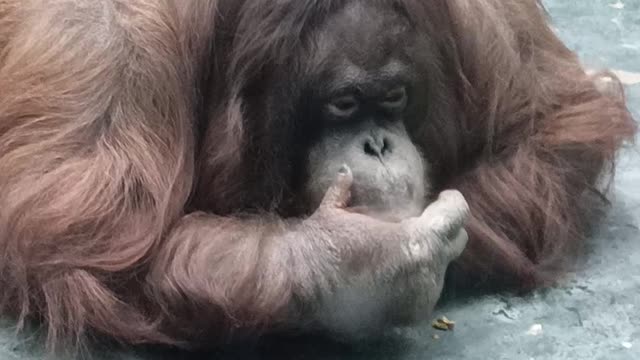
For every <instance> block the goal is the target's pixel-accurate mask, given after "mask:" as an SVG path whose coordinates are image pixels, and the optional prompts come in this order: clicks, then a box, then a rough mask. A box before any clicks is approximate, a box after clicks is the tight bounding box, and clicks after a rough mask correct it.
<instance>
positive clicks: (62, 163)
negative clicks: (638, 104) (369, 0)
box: [0, 0, 636, 346]
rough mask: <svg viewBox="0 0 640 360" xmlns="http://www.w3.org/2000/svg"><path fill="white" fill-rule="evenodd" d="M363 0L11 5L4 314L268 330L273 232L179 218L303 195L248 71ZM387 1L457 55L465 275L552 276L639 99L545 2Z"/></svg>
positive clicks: (76, 323)
mask: <svg viewBox="0 0 640 360" xmlns="http://www.w3.org/2000/svg"><path fill="white" fill-rule="evenodd" d="M346 1H348V0H305V1H299V0H289V1H277V2H274V1H266V0H251V1H231V0H229V1H222V0H219V1H217V2H216V1H204V0H203V1H198V0H185V1H180V2H178V1H171V0H136V1H129V0H110V1H103V2H96V1H77V0H60V1H47V2H45V1H44V0H29V1H25V0H0V89H2V91H1V94H0V189H2V192H1V193H0V288H1V289H2V291H1V292H0V311H1V312H2V313H3V314H13V315H16V316H17V318H18V320H19V322H20V323H21V324H22V322H23V321H24V320H26V319H30V318H36V319H41V320H44V321H45V322H46V323H47V324H48V339H49V344H50V345H52V346H54V345H55V344H59V343H61V342H63V341H67V340H68V339H72V340H73V339H81V337H82V336H84V335H85V334H86V333H87V332H88V331H91V332H96V333H98V334H103V335H108V336H110V337H113V338H115V339H118V340H121V341H123V342H127V343H148V342H152V343H164V344H181V345H186V344H185V343H181V342H180V341H181V340H183V338H184V336H179V335H177V334H188V335H189V337H191V338H193V339H198V338H199V337H202V338H206V336H207V335H208V334H210V333H215V334H218V333H220V334H227V335H228V334H230V333H229V332H228V331H227V330H228V329H227V328H233V327H234V324H237V322H241V323H250V324H252V325H253V326H255V327H256V328H268V327H270V326H272V325H273V322H274V321H275V320H274V319H273V314H274V313H278V311H279V310H280V308H282V307H283V306H284V304H285V303H286V302H287V301H288V299H287V294H288V292H287V286H288V284H286V281H285V280H282V279H277V278H272V279H265V278H264V275H261V274H258V273H257V270H256V269H257V267H258V263H259V260H258V258H259V256H258V255H259V253H260V251H262V250H263V248H262V245H261V243H260V241H259V238H260V236H261V234H260V233H259V232H258V231H256V232H255V233H252V234H251V236H248V237H247V238H248V239H249V240H251V239H254V240H255V241H254V242H250V241H247V242H246V245H244V246H243V247H242V248H234V247H233V246H234V245H233V241H234V237H232V236H230V235H229V236H225V234H231V233H232V232H233V231H238V230H237V229H238V225H237V224H235V223H234V221H233V220H230V219H224V218H218V217H214V216H213V215H210V216H211V218H212V219H217V220H219V221H218V226H216V227H213V226H202V230H201V231H203V232H204V231H206V232H207V233H216V234H222V235H220V236H219V237H220V239H217V238H216V239H214V240H210V241H208V242H207V243H206V244H204V243H198V242H197V240H192V239H194V238H195V236H196V235H195V234H192V233H189V232H188V231H183V229H186V228H187V227H186V225H185V224H189V223H192V222H196V223H197V222H199V221H203V217H207V216H209V215H204V214H194V215H191V216H187V217H184V215H185V213H186V212H190V211H191V210H194V209H200V208H201V207H202V206H203V205H202V204H205V205H206V207H207V209H205V210H210V211H211V212H213V213H215V214H216V215H217V216H224V215H225V214H230V213H234V212H235V211H240V210H244V209H247V208H251V207H254V206H255V207H264V206H268V205H269V204H272V203H274V202H277V201H279V200H280V197H282V196H283V194H285V193H286V191H287V184H286V180H285V179H287V174H286V171H288V169H287V167H286V164H284V163H283V160H282V154H285V153H286V152H287V148H288V144H286V143H283V142H282V137H281V136H282V135H281V134H280V133H279V132H278V131H280V129H276V128H274V127H273V126H267V125H264V124H261V123H256V122H255V121H254V122H251V121H248V118H249V116H248V115H247V114H248V113H250V111H251V109H250V106H249V105H250V103H249V102H250V100H251V99H250V98H251V96H250V95H251V94H247V84H250V83H251V84H255V83H260V81H261V80H263V79H265V78H268V76H265V74H268V71H269V70H270V64H277V63H278V62H279V61H282V60H283V59H285V58H286V57H287V56H288V55H287V54H291V53H294V51H291V50H292V49H295V48H296V47H298V46H300V39H301V38H302V37H303V36H304V34H305V33H306V32H308V31H311V29H313V27H314V24H317V23H318V22H320V21H322V19H324V18H325V17H326V16H327V15H328V14H330V13H331V12H332V11H334V9H336V8H338V7H340V6H342V5H343V4H344V3H345V2H346ZM378 1H382V0H378ZM384 2H393V3H394V4H395V5H394V6H397V7H399V8H401V9H402V10H403V12H404V13H405V14H406V15H407V16H408V17H409V18H410V19H411V20H412V22H413V23H415V24H417V27H418V29H419V31H424V32H425V33H427V34H429V35H430V36H431V37H432V38H433V41H434V43H435V44H436V45H437V50H438V52H439V54H438V55H439V57H440V58H441V60H442V61H441V64H442V69H439V70H440V71H442V73H443V74H444V75H445V76H446V78H445V79H444V81H445V83H446V84H447V87H448V89H449V93H448V94H447V95H448V96H449V95H450V98H448V99H445V100H446V101H447V103H448V104H449V109H448V110H447V111H449V113H447V114H446V115H447V116H446V118H447V119H446V120H447V121H448V122H449V123H448V124H422V125H420V126H419V127H418V129H417V132H416V134H417V136H418V137H422V136H423V137H424V142H425V143H426V142H433V143H436V144H438V146H437V147H436V149H435V150H434V151H435V152H434V155H433V156H434V159H433V160H434V167H435V169H436V173H437V178H436V190H442V189H445V188H457V189H459V190H460V191H462V192H463V194H464V195H465V196H466V198H467V200H468V202H469V203H470V206H471V209H472V214H473V217H472V220H471V222H470V224H469V226H468V229H469V233H470V243H469V246H468V249H467V250H466V252H465V253H464V254H463V256H462V258H461V259H459V261H457V262H456V263H455V264H454V266H453V269H452V270H453V271H454V274H456V275H458V276H456V278H458V279H464V280H465V282H468V283H472V282H473V283H487V284H491V285H502V286H507V287H508V288H511V289H514V288H516V289H532V288H535V287H536V286H542V285H546V284H549V283H550V281H551V280H553V279H555V278H557V276H558V275H559V273H558V271H559V270H561V269H562V265H563V264H564V263H565V259H566V258H567V254H569V252H570V251H572V250H573V249H574V248H575V246H577V245H578V244H579V243H580V240H581V239H582V238H583V235H584V234H583V232H584V226H585V225H587V224H585V223H584V221H583V219H584V217H585V214H586V212H587V211H588V208H585V207H584V206H582V205H581V202H580V199H581V198H582V197H583V196H584V195H585V194H589V193H597V194H602V196H604V193H603V192H602V190H603V189H602V188H600V187H599V186H600V185H601V184H603V183H606V178H605V176H608V175H610V173H611V172H610V171H611V170H612V169H613V168H614V166H613V163H614V159H615V156H616V152H617V151H618V149H620V147H621V146H622V144H623V143H624V142H625V141H627V140H631V139H632V138H633V136H634V134H635V131H636V127H635V123H634V121H633V120H632V118H631V116H630V114H629V113H628V111H627V109H626V107H625V103H624V99H623V97H620V96H610V95H609V94H607V93H603V92H602V91H599V88H598V87H597V84H596V82H595V81H594V80H597V76H590V75H587V74H586V73H585V71H584V69H583V68H582V67H581V65H580V63H579V61H578V59H577V58H576V56H575V54H574V53H573V52H571V51H570V50H568V49H567V48H566V47H565V46H564V45H563V44H562V42H561V41H560V40H559V39H558V38H557V37H556V35H555V34H554V33H553V32H552V30H551V29H550V28H549V26H548V24H547V20H546V18H545V14H544V10H543V9H542V6H541V4H540V3H538V2H537V1H535V0H511V1H503V0H447V1H445V0H434V1H431V0H430V1H427V0H397V1H392V0H385V1H384ZM601 76H608V77H610V78H612V79H613V77H612V75H609V74H604V75H601ZM259 89H260V87H258V88H257V90H255V89H254V90H255V91H259ZM247 109H248V110H247ZM434 111H440V110H438V109H436V110H434ZM442 111H444V110H442ZM266 149H269V150H268V151H266ZM243 231H248V230H246V229H244V230H243ZM208 249H214V250H211V251H208V252H207V251H205V250H208ZM202 254H209V255H211V254H215V255H214V256H209V257H208V258H205V257H204V255H202ZM238 259H243V260H242V261H241V262H238ZM211 269H216V271H217V272H216V273H215V275H216V283H215V284H206V285H202V284H201V283H199V282H198V281H197V280H198V279H200V280H199V281H204V280H203V279H201V278H202V277H204V275H205V274H210V272H211V271H212V270H211ZM180 281H182V282H183V283H189V282H191V283H190V284H191V285H184V284H183V285H182V287H180V286H178V285H176V284H178V283H179V282H180ZM256 282H257V285H248V284H256ZM141 283H142V285H141ZM199 286H200V287H199ZM167 294H171V295H167ZM266 299H269V300H266ZM175 304H183V305H182V306H181V307H180V308H181V309H182V310H183V311H179V312H172V313H170V312H171V310H169V309H173V306H174V305H175ZM242 306H250V307H252V308H253V311H243V310H242ZM168 318H169V319H171V321H168V322H167V319H168ZM166 323H169V324H170V326H166V325H163V324H166Z"/></svg>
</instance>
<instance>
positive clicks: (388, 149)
mask: <svg viewBox="0 0 640 360" xmlns="http://www.w3.org/2000/svg"><path fill="white" fill-rule="evenodd" d="M388 152H391V146H390V145H389V140H387V138H384V139H382V150H381V153H382V155H385V154H386V153H388Z"/></svg>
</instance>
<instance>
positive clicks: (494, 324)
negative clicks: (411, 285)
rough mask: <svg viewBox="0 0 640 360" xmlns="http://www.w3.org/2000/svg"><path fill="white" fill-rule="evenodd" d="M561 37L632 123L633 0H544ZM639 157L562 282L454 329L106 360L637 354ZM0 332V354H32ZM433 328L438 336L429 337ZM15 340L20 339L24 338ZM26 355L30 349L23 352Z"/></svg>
mask: <svg viewBox="0 0 640 360" xmlns="http://www.w3.org/2000/svg"><path fill="white" fill-rule="evenodd" d="M544 2H545V4H546V5H547V7H548V9H549V11H550V13H551V16H552V18H553V21H554V23H555V26H556V28H557V29H558V32H559V34H560V36H561V37H562V38H563V39H564V40H565V41H566V42H567V44H568V45H569V46H570V47H571V48H573V49H575V50H576V51H577V52H578V53H579V54H580V55H581V57H582V58H583V60H584V62H585V64H586V65H588V66H592V67H603V66H606V67H610V68H613V69H615V70H617V71H618V74H619V75H620V76H621V78H622V80H623V81H624V82H625V84H626V85H627V89H628V98H629V101H630V104H631V107H632V109H633V111H634V112H635V114H636V117H637V118H638V119H640V0H621V1H616V0H546V1H544ZM638 161H640V153H639V152H638V149H636V148H634V149H629V150H627V151H626V152H625V153H624V154H623V156H622V159H621V161H620V165H619V166H620V167H619V171H618V176H617V180H616V182H615V184H614V186H613V189H612V193H613V198H614V203H613V207H612V209H611V210H610V213H609V215H608V217H607V219H606V220H605V221H604V223H603V224H602V226H601V227H600V228H599V229H597V230H596V232H595V234H594V236H593V238H592V239H591V241H590V248H589V250H590V253H591V256H590V257H589V258H588V260H587V263H586V264H585V266H583V267H582V270H580V271H577V272H576V273H575V275H574V277H573V279H572V280H571V281H569V282H568V283H567V284H565V285H564V286H562V287H559V288H556V289H553V290H549V291H544V292H539V293H536V294H534V295H532V296H530V297H527V298H514V297H508V296H486V297H480V298H477V297H475V298H470V299H464V300H458V301H456V302H449V303H446V304H445V305H443V306H442V307H441V308H439V309H438V311H437V313H436V315H440V314H446V316H447V317H449V318H450V319H453V320H456V321H457V325H456V329H455V331H454V332H449V333H441V332H436V331H435V330H433V329H431V328H430V327H428V326H425V327H423V328H418V329H415V330H412V331H410V332H408V333H404V334H402V335H401V336H398V337H397V338H396V337H394V338H390V339H389V340H388V341H383V342H381V343H380V344H377V345H370V346H366V347H362V348H355V349H354V348H349V349H346V348H341V347H339V346H337V345H332V344H327V343H324V342H317V341H311V340H310V341H302V340H298V341H296V342H295V343H294V342H286V341H285V342H278V343H272V344H271V345H264V346H262V347H261V348H260V349H259V350H258V349H243V350H233V351H229V353H227V354H201V355H193V354H169V353H159V354H149V353H146V354H144V355H134V354H133V353H129V354H126V355H125V354H122V353H116V354H109V355H107V354H106V353H104V352H103V353H102V354H103V355H104V356H101V358H114V359H124V358H130V359H143V358H148V359H150V360H153V359H164V358H170V359H176V358H184V359H193V358H198V359H199V358H202V359H218V358H224V359H267V358H269V359H429V358H433V359H479V360H480V359H496V360H497V359H508V360H518V359H523V360H533V359H544V360H551V359H594V360H599V359H602V360H605V359H606V360H616V359H625V360H627V359H628V360H635V359H640V230H639V228H640V163H639V162H638ZM4 329H5V330H4V331H2V330H0V360H8V359H36V358H38V356H37V353H38V352H37V351H36V352H35V353H34V352H31V351H30V352H26V351H24V348H25V346H23V345H24V343H23V342H22V341H18V340H16V339H15V338H13V337H12V336H11V335H10V332H9V330H8V328H7V327H5V328H4ZM436 333H437V334H438V335H439V336H440V338H439V339H437V340H436V339H434V338H433V335H434V334H436ZM23 340H24V339H23ZM28 354H29V355H28Z"/></svg>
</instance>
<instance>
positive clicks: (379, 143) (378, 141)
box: [364, 137, 391, 157]
mask: <svg viewBox="0 0 640 360" xmlns="http://www.w3.org/2000/svg"><path fill="white" fill-rule="evenodd" d="M364 152H365V154H367V155H369V156H377V157H380V156H384V155H386V154H387V153H390V152H391V144H390V142H389V140H388V139H387V138H375V137H368V138H367V139H366V140H365V141H364Z"/></svg>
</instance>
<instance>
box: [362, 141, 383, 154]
mask: <svg viewBox="0 0 640 360" xmlns="http://www.w3.org/2000/svg"><path fill="white" fill-rule="evenodd" d="M364 153H365V154H367V155H370V156H379V155H380V151H379V149H377V147H376V145H375V144H373V139H367V140H365V142H364Z"/></svg>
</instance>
